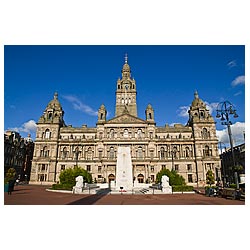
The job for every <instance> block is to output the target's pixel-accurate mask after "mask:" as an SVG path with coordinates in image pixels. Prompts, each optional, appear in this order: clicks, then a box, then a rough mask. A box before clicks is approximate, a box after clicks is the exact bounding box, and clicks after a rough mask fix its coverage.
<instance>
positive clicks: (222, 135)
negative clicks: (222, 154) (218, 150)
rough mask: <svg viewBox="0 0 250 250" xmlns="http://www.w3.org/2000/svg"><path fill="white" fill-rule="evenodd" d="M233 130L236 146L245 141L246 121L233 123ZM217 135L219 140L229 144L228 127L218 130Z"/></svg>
mask: <svg viewBox="0 0 250 250" xmlns="http://www.w3.org/2000/svg"><path fill="white" fill-rule="evenodd" d="M231 131H232V139H233V144H234V146H236V145H239V144H241V143H244V134H243V133H244V131H245V122H236V123H235V124H233V125H231ZM216 135H217V137H218V140H219V141H221V142H223V143H225V144H226V145H229V143H230V142H229V136H228V130H227V128H225V129H223V130H216Z"/></svg>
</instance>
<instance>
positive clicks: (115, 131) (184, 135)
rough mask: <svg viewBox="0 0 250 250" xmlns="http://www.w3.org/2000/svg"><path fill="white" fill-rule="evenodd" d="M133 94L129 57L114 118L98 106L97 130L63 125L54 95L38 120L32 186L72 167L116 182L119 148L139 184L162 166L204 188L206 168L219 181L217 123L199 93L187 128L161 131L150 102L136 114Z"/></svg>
mask: <svg viewBox="0 0 250 250" xmlns="http://www.w3.org/2000/svg"><path fill="white" fill-rule="evenodd" d="M136 94H137V91H136V81H135V80H134V79H133V78H132V77H131V70H130V66H129V64H128V59H127V57H125V63H124V65H123V68H122V76H121V78H119V79H118V80H117V83H116V106H115V117H113V118H112V119H109V120H108V119H107V111H106V108H105V106H104V105H101V106H100V108H99V110H98V118H97V123H96V127H92V128H89V127H87V126H86V125H83V126H82V127H72V126H71V125H68V126H67V125H66V124H65V122H64V119H63V116H64V111H63V108H62V106H61V104H60V102H59V100H58V94H57V93H55V94H54V98H53V99H52V100H51V101H50V102H49V103H48V105H47V107H46V109H45V111H44V112H43V114H42V116H41V117H40V119H39V120H38V122H37V131H36V139H35V148H34V156H33V162H32V169H31V176H30V183H34V184H35V183H37V184H38V183H39V184H52V183H55V182H58V181H59V176H60V172H61V171H63V170H65V169H68V168H73V167H74V166H79V167H81V168H83V169H85V170H87V171H89V172H90V173H91V174H92V178H93V181H95V182H97V183H103V182H110V181H112V180H115V178H116V161H117V158H116V157H117V149H118V147H119V146H128V147H130V149H131V157H132V166H133V169H132V173H133V178H134V180H137V181H138V182H139V183H154V182H155V180H156V174H157V173H158V172H159V171H160V170H161V169H163V168H167V169H169V170H172V169H173V170H175V171H177V172H178V173H179V174H180V175H182V176H183V177H184V178H185V181H186V183H187V184H188V185H193V186H197V185H198V186H204V185H205V183H206V173H207V171H208V170H212V171H213V172H214V175H215V179H217V180H218V179H219V178H221V173H220V158H219V154H218V140H217V137H216V128H215V122H214V119H213V117H212V116H211V115H210V113H209V110H208V109H207V107H206V105H205V103H204V102H203V101H202V100H201V99H200V98H199V96H198V93H197V92H195V94H194V99H193V101H192V104H191V106H190V109H189V119H188V121H187V124H186V125H181V124H175V125H174V126H169V125H166V126H165V127H157V126H156V122H155V120H154V109H153V107H152V106H151V105H150V104H148V106H147V107H146V110H145V119H142V118H139V117H138V116H137V102H136Z"/></svg>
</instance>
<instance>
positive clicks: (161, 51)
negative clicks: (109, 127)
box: [4, 45, 245, 143]
mask: <svg viewBox="0 0 250 250" xmlns="http://www.w3.org/2000/svg"><path fill="white" fill-rule="evenodd" d="M125 53H128V63H129V65H130V67H131V70H132V76H133V77H134V78H135V80H136V84H137V106H138V116H139V117H141V118H143V119H144V118H145V109H146V106H147V105H148V103H151V105H152V106H153V108H154V110H155V120H156V123H157V125H158V126H164V125H165V124H166V123H168V124H173V123H182V124H186V122H187V120H188V118H187V117H185V116H184V117H183V116H181V111H184V110H185V107H187V106H190V104H191V102H192V100H193V99H194V92H195V90H197V91H198V93H199V97H200V98H201V99H202V100H203V101H206V102H207V103H208V104H209V105H210V106H211V107H213V109H214V110H215V108H216V105H217V103H218V102H220V101H224V100H229V101H230V102H232V103H233V104H234V105H235V107H236V109H237V112H238V114H239V118H238V119H237V120H234V119H232V122H233V123H235V122H236V121H237V122H241V123H244V122H245V83H244V76H245V48H244V46H222V45H220V46H212V45H210V46H204V45H203V46H183V45H179V46H177V45H176V46H170V45H168V46H159V45H157V46H147V45H145V46H139V45H137V46H132V45H130V46H129V45H126V46H121V45H116V46H86V45H85V46H69V45H68V46H5V48H4V129H5V130H7V129H10V128H16V129H17V130H18V131H19V132H20V133H21V134H22V136H24V137H26V136H27V133H28V132H26V131H27V129H26V130H25V128H24V126H25V125H24V124H25V123H27V122H29V121H30V120H34V121H35V122H37V121H38V119H39V117H40V116H41V115H42V113H43V111H44V109H45V108H46V106H47V104H48V102H49V101H50V100H51V99H53V95H54V92H55V91H57V92H58V95H59V101H60V103H61V104H62V107H63V109H64V111H65V116H64V120H65V122H66V124H67V125H68V124H72V125H73V126H76V127H78V126H79V127H80V126H81V125H82V124H87V125H88V127H92V126H95V123H96V121H97V117H96V116H95V115H94V112H96V111H97V110H98V108H99V107H100V105H101V104H104V105H105V106H106V108H107V110H108V112H109V116H108V119H111V118H112V117H113V116H114V113H115V91H116V81H117V79H118V77H120V76H121V69H122V66H123V64H124V55H125ZM234 80H235V84H233V81H234ZM73 98H74V101H73ZM76 105H77V106H78V109H75V108H74V107H76ZM84 110H85V111H84ZM212 115H213V116H214V117H215V115H216V113H215V112H213V113H212ZM31 125H32V124H31ZM26 127H27V124H26ZM223 128H224V127H223V126H221V125H220V123H219V122H218V123H217V129H218V130H222V129H223ZM30 132H32V133H31V134H32V137H33V138H34V135H35V133H34V131H30ZM241 134H242V133H241ZM237 140H240V139H237ZM236 143H237V141H236Z"/></svg>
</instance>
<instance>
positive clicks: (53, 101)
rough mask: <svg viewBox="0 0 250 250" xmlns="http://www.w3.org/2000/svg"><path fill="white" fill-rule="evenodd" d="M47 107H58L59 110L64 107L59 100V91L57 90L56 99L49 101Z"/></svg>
mask: <svg viewBox="0 0 250 250" xmlns="http://www.w3.org/2000/svg"><path fill="white" fill-rule="evenodd" d="M47 108H52V109H57V110H61V109H62V106H61V104H60V102H59V101H58V93H57V92H55V94H54V99H53V100H51V101H50V102H49V104H48V106H47Z"/></svg>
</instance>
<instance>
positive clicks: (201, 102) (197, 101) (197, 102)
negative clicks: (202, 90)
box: [191, 91, 205, 107]
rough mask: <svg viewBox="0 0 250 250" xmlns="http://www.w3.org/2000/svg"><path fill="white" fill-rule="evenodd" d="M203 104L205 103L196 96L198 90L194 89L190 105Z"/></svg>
mask: <svg viewBox="0 0 250 250" xmlns="http://www.w3.org/2000/svg"><path fill="white" fill-rule="evenodd" d="M204 105H205V104H204V102H203V101H202V100H201V99H200V98H199V96H198V92H197V91H195V93H194V100H193V102H192V105H191V106H193V107H196V106H204Z"/></svg>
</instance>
